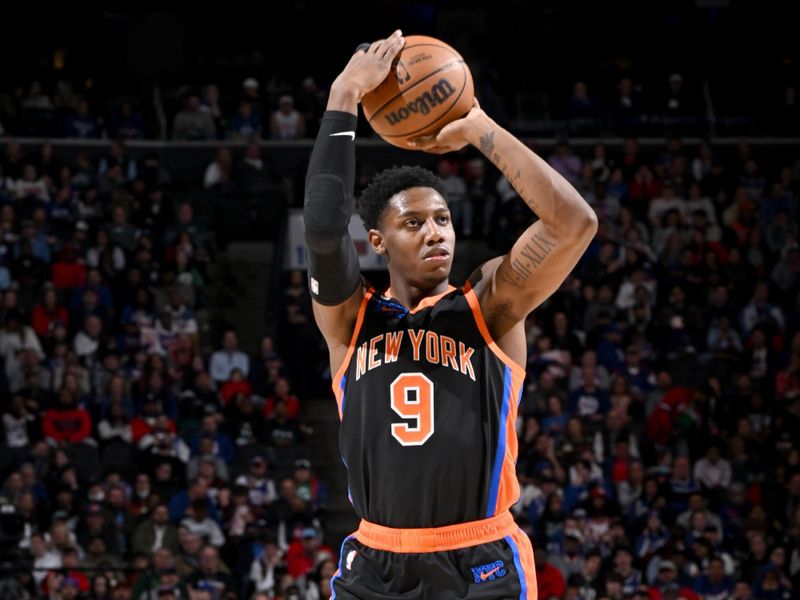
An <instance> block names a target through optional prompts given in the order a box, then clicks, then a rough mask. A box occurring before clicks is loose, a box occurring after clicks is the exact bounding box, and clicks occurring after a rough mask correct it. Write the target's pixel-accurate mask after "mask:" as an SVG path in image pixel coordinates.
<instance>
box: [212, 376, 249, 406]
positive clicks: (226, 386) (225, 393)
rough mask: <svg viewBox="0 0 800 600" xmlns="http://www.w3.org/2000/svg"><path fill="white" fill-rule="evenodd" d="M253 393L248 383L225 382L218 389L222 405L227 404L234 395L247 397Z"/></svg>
mask: <svg viewBox="0 0 800 600" xmlns="http://www.w3.org/2000/svg"><path fill="white" fill-rule="evenodd" d="M252 393H253V388H252V386H251V385H250V382H248V381H226V382H225V383H223V384H222V386H221V387H220V388H219V395H220V397H221V398H222V403H223V404H228V402H230V401H231V399H232V398H233V397H234V396H235V395H236V394H244V395H245V396H249V395H250V394H252Z"/></svg>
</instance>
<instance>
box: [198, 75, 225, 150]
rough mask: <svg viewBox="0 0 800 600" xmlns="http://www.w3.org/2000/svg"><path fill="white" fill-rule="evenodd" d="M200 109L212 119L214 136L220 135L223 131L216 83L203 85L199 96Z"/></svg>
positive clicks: (218, 136)
mask: <svg viewBox="0 0 800 600" xmlns="http://www.w3.org/2000/svg"><path fill="white" fill-rule="evenodd" d="M200 110H201V111H202V112H204V113H207V114H208V116H210V117H211V119H212V120H213V121H214V128H215V129H216V136H215V137H217V138H220V137H222V132H223V131H224V128H223V114H222V105H221V103H220V98H219V87H218V86H217V85H216V84H213V83H212V84H209V85H205V86H203V89H202V91H201V98H200Z"/></svg>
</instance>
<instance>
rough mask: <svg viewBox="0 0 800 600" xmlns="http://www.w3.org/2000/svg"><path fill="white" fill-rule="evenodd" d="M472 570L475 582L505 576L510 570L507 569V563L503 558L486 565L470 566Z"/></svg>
mask: <svg viewBox="0 0 800 600" xmlns="http://www.w3.org/2000/svg"><path fill="white" fill-rule="evenodd" d="M470 571H472V577H473V579H474V580H475V583H484V582H486V581H493V580H495V579H499V578H501V577H505V575H506V573H507V572H508V571H506V569H505V564H504V563H503V561H502V560H496V561H494V562H491V563H488V564H486V565H480V566H477V567H470Z"/></svg>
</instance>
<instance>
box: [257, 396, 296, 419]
mask: <svg viewBox="0 0 800 600" xmlns="http://www.w3.org/2000/svg"><path fill="white" fill-rule="evenodd" d="M278 400H283V401H284V402H285V403H286V413H287V415H288V416H289V418H290V419H297V418H299V417H300V400H299V399H298V397H297V396H295V395H293V394H289V395H288V396H286V397H285V398H278V397H277V396H270V397H269V398H267V399H266V400H264V408H263V411H264V416H265V417H266V418H268V419H270V418H272V416H273V414H274V413H275V403H276V402H277V401H278Z"/></svg>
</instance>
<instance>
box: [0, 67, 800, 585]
mask: <svg viewBox="0 0 800 600" xmlns="http://www.w3.org/2000/svg"><path fill="white" fill-rule="evenodd" d="M207 94H208V90H204V91H203V93H202V94H198V95H196V96H194V95H189V96H187V98H186V102H187V104H186V106H187V109H184V111H185V110H188V112H184V111H179V112H177V113H176V115H175V126H174V128H173V132H174V131H175V130H177V131H179V132H180V131H195V132H197V131H204V130H205V128H206V127H208V126H209V123H210V127H208V132H209V134H210V135H209V137H210V139H218V138H221V137H223V136H225V135H227V134H226V133H225V132H229V131H232V130H233V129H236V130H237V131H239V134H237V135H241V136H242V137H243V138H247V139H251V143H250V144H249V145H247V146H246V148H245V150H244V157H243V159H242V161H241V163H240V164H239V163H237V165H238V166H236V167H235V168H233V169H232V168H231V156H230V153H227V154H226V150H225V149H224V148H223V149H222V150H220V153H219V154H218V155H217V158H216V159H215V161H214V162H212V163H210V164H209V165H208V167H207V168H206V170H205V172H204V173H197V174H196V180H195V182H194V186H193V187H194V189H195V190H197V191H199V190H201V189H202V188H206V189H210V190H211V189H216V190H220V189H225V187H226V186H228V185H231V181H233V182H234V183H235V184H236V185H244V186H245V187H248V186H250V185H251V184H253V182H256V183H259V182H261V183H264V181H265V179H264V178H266V180H267V181H270V182H271V181H273V180H274V179H275V177H277V176H280V175H281V173H275V172H273V171H274V170H278V171H280V164H279V163H276V164H274V165H269V166H265V160H264V159H262V157H261V155H260V151H261V148H260V147H259V145H258V144H257V143H252V139H253V138H254V137H255V136H256V133H258V132H260V135H262V136H263V137H268V136H269V135H271V134H268V133H266V132H267V131H270V132H272V131H273V129H272V124H273V122H274V124H275V125H276V129H275V131H289V130H290V129H292V128H293V131H294V132H295V133H298V135H312V134H311V133H310V132H312V131H313V128H314V123H313V120H312V119H310V118H306V117H307V115H306V113H305V112H304V111H301V113H300V114H301V116H302V117H303V118H302V119H295V118H294V117H292V118H290V117H288V116H287V115H289V114H291V111H292V110H298V109H297V107H295V108H292V109H291V110H289V109H288V108H287V110H286V111H284V112H283V113H281V114H283V115H284V116H285V117H286V118H285V119H284V117H279V118H277V119H272V118H271V117H270V118H268V119H267V118H265V117H264V115H266V114H267V106H269V103H268V102H265V103H264V104H258V103H260V102H261V101H262V99H263V98H264V97H263V96H261V92H260V86H259V84H258V82H248V81H245V82H244V84H243V85H242V94H243V95H242V97H241V102H239V103H238V104H236V106H237V111H240V110H241V109H242V107H245V112H247V111H248V110H249V109H250V108H253V107H254V106H256V105H258V106H259V109H258V110H259V113H260V114H261V115H262V116H261V117H260V118H261V119H262V120H261V121H250V120H249V119H250V118H252V117H253V115H255V114H257V113H256V112H255V111H251V112H250V113H249V115H243V114H240V113H237V114H239V116H241V117H243V118H242V119H239V120H235V119H234V118H233V117H231V118H230V120H215V118H214V117H213V116H212V115H211V112H209V110H208V106H210V104H208V97H207ZM283 94H284V90H279V91H278V92H277V96H276V97H275V98H274V100H275V101H276V102H277V105H280V104H281V103H282V102H283V101H282V100H281V98H282V96H283ZM212 95H213V94H212ZM256 98H257V99H258V103H257V102H256ZM284 100H285V98H284ZM204 107H206V108H204ZM247 107H249V108H247ZM275 110H278V111H279V112H280V110H281V109H280V108H275ZM201 114H202V115H205V116H203V117H198V115H201ZM221 114H226V113H225V111H224V110H223V111H222V113H221ZM181 115H183V116H181ZM244 117H247V118H244ZM231 123H237V124H238V125H236V126H235V127H233V129H232V126H231ZM302 128H305V129H304V130H303V129H302ZM212 130H213V133H212ZM301 131H304V132H305V133H304V134H303V133H299V132H301ZM243 132H244V133H243ZM115 133H116V135H119V131H116V132H115ZM178 137H181V136H180V135H178ZM184 139H197V136H196V135H194V134H190V135H187V136H186V137H185V138H184ZM107 148H108V149H107V150H106V149H105V147H104V149H103V151H102V152H101V153H98V154H97V155H96V156H91V155H89V154H87V153H85V152H76V154H75V160H74V161H72V162H71V163H70V164H64V163H61V162H59V161H58V160H57V159H56V158H55V156H54V153H53V149H52V147H51V146H50V145H49V144H44V145H42V146H41V147H39V148H38V149H37V150H36V152H35V153H33V154H28V155H26V154H24V153H23V152H22V151H21V149H20V147H19V146H18V145H17V144H14V143H13V142H12V143H9V144H7V146H6V148H5V149H4V152H3V154H2V157H0V291H1V292H2V297H1V298H0V355H1V356H2V358H3V364H2V367H3V368H2V369H0V392H1V393H0V398H2V411H1V412H2V432H3V435H4V436H5V444H4V445H3V447H2V450H0V499H2V500H1V502H2V505H3V506H5V507H7V508H8V510H7V511H6V512H3V511H2V510H0V529H2V531H0V534H2V535H4V536H7V532H6V525H8V524H10V523H11V517H9V516H8V515H11V516H18V518H21V519H22V522H23V528H22V541H21V542H20V544H19V545H20V549H21V554H19V555H17V554H16V553H14V552H9V551H4V553H3V555H2V557H0V558H2V564H4V565H6V564H9V561H10V562H11V563H13V562H14V561H18V560H21V561H23V563H21V564H24V565H26V566H25V568H23V569H22V570H21V573H22V574H21V575H19V574H15V575H14V578H16V579H19V581H20V583H21V584H22V585H23V586H24V587H25V588H26V589H27V590H28V592H29V593H30V594H31V595H32V596H33V597H38V598H47V599H49V600H73V599H74V598H83V599H86V600H105V599H106V598H112V599H114V600H128V599H131V598H132V599H134V600H142V599H145V600H149V599H154V598H166V599H175V598H180V599H184V598H190V599H191V600H227V599H233V598H242V599H244V598H253V599H257V600H278V599H279V600H289V599H293V600H317V599H319V598H327V597H328V594H329V593H330V588H329V579H330V576H331V575H332V574H333V572H334V571H335V569H336V566H337V564H338V560H339V557H338V555H337V553H336V551H335V550H334V549H332V547H331V546H334V547H335V545H334V544H331V545H328V544H326V543H324V541H323V538H324V536H325V508H326V505H328V504H329V501H328V497H327V496H328V493H327V491H326V486H325V484H324V483H323V482H322V481H320V480H319V479H318V478H317V476H316V473H315V468H314V465H312V464H311V463H310V462H309V456H310V451H309V445H313V444H314V436H313V432H312V431H311V430H310V429H309V427H308V426H307V425H306V424H304V421H303V419H302V417H303V406H302V405H303V399H305V398H307V397H308V394H309V393H313V386H309V384H308V382H307V379H308V374H307V370H308V367H307V363H304V359H307V358H308V356H309V354H308V353H309V352H311V353H315V352H316V348H317V347H318V346H319V342H320V340H319V338H318V337H316V334H315V332H314V329H313V325H312V322H313V316H312V315H311V312H310V299H309V297H308V293H307V291H306V289H305V280H304V279H305V278H304V276H303V274H301V273H292V274H290V275H289V286H288V288H287V290H286V292H285V294H284V295H283V298H282V300H281V302H282V309H281V311H280V312H279V315H280V317H279V319H280V322H279V323H278V324H277V329H278V330H280V331H283V332H284V334H283V335H279V336H278V337H277V338H276V339H277V340H278V341H276V340H275V339H273V338H272V337H270V336H265V337H264V338H263V340H262V341H261V344H260V347H259V348H257V349H256V351H255V352H253V353H251V354H248V353H245V352H243V351H242V350H241V349H240V348H239V340H238V336H237V332H236V331H235V330H233V329H230V328H224V327H219V328H217V329H218V331H213V328H212V327H211V326H210V325H209V323H210V322H211V321H212V320H213V317H214V315H212V314H209V313H211V312H213V311H212V309H211V307H210V302H209V297H208V294H209V293H210V291H209V290H210V286H209V285H208V284H209V283H212V278H213V273H212V272H213V269H214V257H215V254H216V252H217V241H216V240H215V236H214V232H213V227H211V226H210V224H209V223H208V222H205V221H204V220H202V219H198V218H197V217H196V215H195V210H194V205H193V202H192V192H189V193H188V194H187V195H186V196H182V197H181V199H178V196H176V195H175V194H174V192H173V185H172V184H173V182H172V174H171V172H170V168H169V165H166V164H164V163H163V162H162V160H161V158H160V157H159V155H158V154H156V153H151V154H147V155H145V156H143V157H142V158H139V159H136V160H135V159H133V158H131V157H130V156H129V155H128V153H127V151H126V148H125V143H124V141H122V140H114V141H113V142H111V143H110V144H108V146H107ZM543 155H544V158H545V159H546V160H547V161H548V162H549V163H550V164H551V165H552V166H553V168H555V169H556V170H557V171H558V172H559V173H561V174H562V175H563V176H564V177H565V178H566V179H567V180H568V181H570V182H571V183H572V184H573V185H574V186H575V187H576V189H578V190H579V192H580V193H581V194H582V195H583V196H584V198H585V199H586V200H587V202H588V203H589V204H590V205H591V206H592V207H593V208H594V209H595V210H596V212H597V213H598V215H599V220H600V227H599V230H598V233H597V236H596V238H595V240H594V241H593V243H592V245H591V246H590V247H589V249H588V251H587V252H586V255H585V256H584V258H583V259H582V260H581V262H580V264H579V265H578V267H577V268H576V269H575V271H574V272H573V274H572V275H571V276H570V277H569V278H568V279H567V280H566V281H565V283H564V285H563V286H561V288H560V289H559V290H558V291H557V292H556V293H555V294H554V295H553V296H552V297H551V298H550V299H549V300H548V301H547V302H546V303H545V304H544V305H542V306H541V307H540V308H538V309H537V310H536V311H535V312H534V313H533V314H532V315H531V317H530V318H529V320H528V322H527V334H528V343H529V359H528V363H527V365H526V367H527V380H526V387H525V391H524V394H523V399H522V403H521V406H520V419H519V422H518V433H519V438H520V451H519V461H518V473H519V478H520V483H521V488H522V499H521V501H520V502H519V503H518V504H517V505H516V506H515V508H514V512H515V516H516V517H517V519H518V521H519V523H520V525H521V526H522V527H523V529H524V530H525V531H527V532H528V533H529V534H530V535H531V537H532V539H533V542H534V547H535V549H536V562H537V571H538V572H537V577H538V584H539V596H540V598H542V599H550V598H559V599H563V600H577V599H579V598H580V599H588V600H600V599H609V600H619V599H622V598H638V599H645V598H648V599H652V600H659V599H662V598H663V599H665V600H669V599H675V598H686V599H688V600H693V599H703V600H705V599H710V600H716V599H723V598H736V599H738V600H746V599H748V598H755V599H760V598H764V599H770V600H771V599H783V598H791V597H794V596H796V594H797V590H798V589H800V446H798V443H797V442H798V436H800V433H798V432H800V371H799V369H800V304H799V302H798V301H799V299H800V294H798V291H800V289H799V288H800V246H799V245H798V226H799V225H800V223H799V221H798V219H799V217H800V215H799V214H798V193H799V192H800V161H798V160H797V157H796V156H793V155H792V153H791V152H790V151H789V149H788V148H787V149H785V150H784V149H782V148H781V147H778V148H771V149H770V150H769V152H768V153H767V151H766V150H765V147H763V146H759V147H751V146H750V145H748V144H747V143H744V142H743V143H740V144H738V145H735V146H730V147H714V146H711V145H709V144H701V145H700V146H699V147H692V148H691V149H688V148H687V147H684V144H683V143H682V141H681V139H680V138H679V137H671V138H669V139H668V140H667V141H666V144H665V145H664V147H662V148H658V149H655V150H653V149H643V148H642V147H641V146H640V144H639V143H638V142H637V140H636V138H633V137H630V138H627V139H626V140H625V141H624V143H623V144H622V145H621V146H619V147H614V148H612V147H606V146H605V145H603V144H597V145H596V146H594V147H593V148H591V149H590V151H588V152H575V151H574V149H573V148H572V147H571V146H570V144H569V142H568V141H567V140H562V141H560V142H559V143H558V144H557V146H556V147H555V149H554V150H553V151H552V152H549V151H548V152H543ZM267 167H269V168H267ZM376 168H377V165H370V164H369V163H366V162H364V163H361V164H360V167H359V175H358V181H357V187H358V188H359V189H361V188H362V187H363V185H365V184H366V182H367V181H368V180H369V178H370V176H371V175H372V173H373V172H374V170H375V169H376ZM436 170H437V172H438V174H439V176H440V177H441V178H442V179H443V181H444V184H445V188H446V189H447V195H448V200H449V203H450V208H451V211H452V213H453V221H454V225H455V227H456V230H457V235H458V236H459V237H460V238H466V239H471V240H473V241H475V240H480V241H481V242H486V243H487V244H488V245H489V246H490V247H491V249H492V250H493V251H494V252H497V253H500V252H505V251H507V250H508V249H509V245H510V243H512V242H513V240H515V239H516V238H517V237H518V236H519V235H520V233H521V232H522V231H524V229H525V228H526V227H528V226H529V225H530V223H531V222H532V219H533V218H534V216H533V215H532V214H531V212H530V210H529V209H528V208H527V206H526V205H525V204H524V203H523V202H522V201H521V200H520V199H519V197H518V196H517V195H516V192H515V191H514V189H513V187H512V186H511V185H510V184H509V182H508V181H507V180H505V179H504V178H502V177H498V173H497V172H496V171H495V170H494V169H491V168H489V166H488V164H487V163H486V161H485V160H484V159H483V158H482V157H480V156H479V155H478V154H477V152H474V151H473V152H470V151H466V152H462V153H457V154H454V155H452V156H450V157H448V158H446V159H444V160H441V161H439V162H438V163H437V165H436ZM267 172H268V174H267ZM248 189H250V188H249V187H248ZM287 332H288V334H287ZM239 333H241V332H239ZM286 340H290V341H291V340H295V341H298V342H297V343H289V344H285V343H284V341H286ZM328 376H329V374H328ZM331 401H332V400H331ZM9 527H10V525H9ZM25 561H27V562H25ZM6 583H7V581H6V580H5V579H3V578H2V577H0V585H5V584H6Z"/></svg>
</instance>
